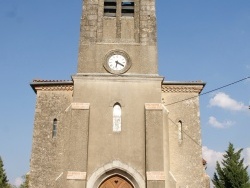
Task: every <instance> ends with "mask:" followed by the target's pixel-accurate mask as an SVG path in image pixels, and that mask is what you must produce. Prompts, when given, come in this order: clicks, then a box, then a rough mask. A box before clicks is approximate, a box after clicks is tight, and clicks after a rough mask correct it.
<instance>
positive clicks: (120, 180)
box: [98, 174, 135, 188]
mask: <svg viewBox="0 0 250 188" xmlns="http://www.w3.org/2000/svg"><path fill="white" fill-rule="evenodd" d="M98 188H135V187H134V186H133V185H132V183H131V182H130V181H128V180H127V179H126V178H124V177H122V176H120V175H118V174H117V175H113V176H111V177H108V178H107V179H105V180H104V181H103V182H102V183H101V185H100V186H99V187H98Z"/></svg>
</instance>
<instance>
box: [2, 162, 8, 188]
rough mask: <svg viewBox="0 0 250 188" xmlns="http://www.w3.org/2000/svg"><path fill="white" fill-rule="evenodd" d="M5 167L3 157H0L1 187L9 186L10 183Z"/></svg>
mask: <svg viewBox="0 0 250 188" xmlns="http://www.w3.org/2000/svg"><path fill="white" fill-rule="evenodd" d="M3 167H4V165H3V161H2V158H1V157H0V187H1V188H9V187H10V185H9V183H8V179H7V176H6V173H5V170H4V168H3Z"/></svg>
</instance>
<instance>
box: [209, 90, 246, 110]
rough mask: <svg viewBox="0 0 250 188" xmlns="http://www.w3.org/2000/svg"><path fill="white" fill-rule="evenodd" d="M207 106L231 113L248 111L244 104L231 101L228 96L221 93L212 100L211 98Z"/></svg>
mask: <svg viewBox="0 0 250 188" xmlns="http://www.w3.org/2000/svg"><path fill="white" fill-rule="evenodd" d="M209 105H210V106H217V107H220V108H223V109H226V110H231V111H245V110H247V109H248V106H246V105H244V103H242V102H238V101H236V100H234V99H232V98H231V97H230V96H229V95H227V94H225V93H223V92H219V93H217V94H216V95H215V96H214V97H213V98H211V99H210V101H209Z"/></svg>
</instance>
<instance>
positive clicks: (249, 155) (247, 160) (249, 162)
mask: <svg viewBox="0 0 250 188" xmlns="http://www.w3.org/2000/svg"><path fill="white" fill-rule="evenodd" d="M242 157H243V158H244V164H245V165H246V166H248V171H250V169H249V168H250V148H245V149H244V150H243V152H242Z"/></svg>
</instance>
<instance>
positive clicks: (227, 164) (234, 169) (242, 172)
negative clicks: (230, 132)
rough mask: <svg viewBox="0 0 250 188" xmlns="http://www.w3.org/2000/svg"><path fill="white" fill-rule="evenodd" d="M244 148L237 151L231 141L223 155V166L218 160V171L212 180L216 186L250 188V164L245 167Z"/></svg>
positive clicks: (219, 187) (222, 187) (218, 187)
mask: <svg viewBox="0 0 250 188" xmlns="http://www.w3.org/2000/svg"><path fill="white" fill-rule="evenodd" d="M242 150H243V149H239V150H238V151H235V149H234V146H233V144H231V143H229V146H228V150H227V151H226V153H225V154H224V155H223V160H222V162H221V164H222V166H221V165H220V164H219V162H218V161H217V163H216V171H217V173H214V177H213V179H212V182H213V184H214V186H215V187H216V188H250V181H249V176H248V173H247V168H248V166H246V167H244V164H243V162H244V158H242V159H241V152H242Z"/></svg>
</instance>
